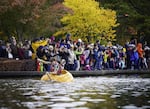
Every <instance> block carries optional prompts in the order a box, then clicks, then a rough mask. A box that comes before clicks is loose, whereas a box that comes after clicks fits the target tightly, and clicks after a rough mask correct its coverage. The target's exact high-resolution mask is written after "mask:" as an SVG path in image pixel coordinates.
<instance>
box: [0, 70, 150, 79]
mask: <svg viewBox="0 0 150 109" xmlns="http://www.w3.org/2000/svg"><path fill="white" fill-rule="evenodd" d="M69 72H70V73H71V74H72V75H73V77H88V76H108V75H109V76H117V75H144V74H147V75H150V70H149V69H148V70H97V71H69ZM45 73H46V71H43V72H39V71H0V78H6V77H10V78H11V77H12V78H15V77H42V75H44V74H45Z"/></svg>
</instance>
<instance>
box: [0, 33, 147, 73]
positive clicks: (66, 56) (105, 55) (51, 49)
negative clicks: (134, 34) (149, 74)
mask: <svg viewBox="0 0 150 109" xmlns="http://www.w3.org/2000/svg"><path fill="white" fill-rule="evenodd" d="M45 40H46V41H47V44H46V45H40V46H39V47H38V48H37V49H36V51H34V50H33V48H32V43H36V42H37V41H45ZM33 54H36V58H35V59H41V60H43V61H45V62H51V61H52V60H55V61H57V62H58V63H59V64H63V66H64V69H66V70H75V71H79V70H105V69H107V70H109V69H114V70H115V69H131V70H134V69H149V66H148V62H149V61H150V48H149V47H148V46H146V45H143V44H142V43H140V42H137V41H136V40H135V39H133V40H131V41H130V42H128V43H125V44H124V45H123V46H121V45H119V44H114V45H113V44H112V43H111V42H108V43H107V44H106V45H102V44H101V42H100V41H99V40H97V41H95V43H86V42H84V41H82V40H81V39H78V40H76V41H74V40H71V37H70V35H69V34H67V36H66V38H65V39H61V40H59V41H56V40H55V37H53V36H52V37H50V38H47V39H44V38H43V37H42V38H39V39H36V40H34V41H32V42H31V41H27V40H26V41H24V42H17V41H16V38H15V37H11V39H10V41H9V42H7V43H4V41H2V40H0V57H3V58H9V59H16V60H22V59H32V55H33ZM39 63H40V64H39V65H42V70H45V71H50V70H51V68H52V66H51V64H47V63H42V62H41V61H39Z"/></svg>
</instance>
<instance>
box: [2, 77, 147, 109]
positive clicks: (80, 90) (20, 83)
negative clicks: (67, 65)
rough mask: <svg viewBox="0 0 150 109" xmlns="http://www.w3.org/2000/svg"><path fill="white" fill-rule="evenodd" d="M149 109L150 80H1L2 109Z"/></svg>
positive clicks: (113, 78)
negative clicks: (63, 81)
mask: <svg viewBox="0 0 150 109" xmlns="http://www.w3.org/2000/svg"><path fill="white" fill-rule="evenodd" d="M19 108H20V109H48V108H49V109H148V108H150V78H141V77H128V78H126V77H82V78H75V80H74V82H72V83H55V82H50V81H48V82H44V81H40V80H39V78H33V79H15V80H14V79H0V109H19Z"/></svg>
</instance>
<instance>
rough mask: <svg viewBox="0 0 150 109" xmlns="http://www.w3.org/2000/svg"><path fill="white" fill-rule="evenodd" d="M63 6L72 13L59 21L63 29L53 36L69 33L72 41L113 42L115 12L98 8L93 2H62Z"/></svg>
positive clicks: (86, 0) (80, 0) (73, 0)
mask: <svg viewBox="0 0 150 109" xmlns="http://www.w3.org/2000/svg"><path fill="white" fill-rule="evenodd" d="M63 4H64V5H65V6H66V7H68V8H69V9H71V10H72V11H71V12H70V13H69V14H67V15H65V16H64V17H63V18H62V19H61V21H62V23H63V24H64V27H63V28H62V29H61V30H60V31H58V32H57V33H55V34H54V35H56V36H57V35H60V34H61V35H62V34H66V33H68V32H69V33H71V35H72V38H74V39H77V38H82V39H83V40H87V37H90V40H93V41H94V40H96V39H101V40H115V36H116V35H115V32H116V31H115V29H114V28H115V27H116V26H117V25H118V24H117V23H116V12H115V11H113V10H110V9H103V8H102V7H101V8H99V3H98V2H95V1H94V0H64V3H63Z"/></svg>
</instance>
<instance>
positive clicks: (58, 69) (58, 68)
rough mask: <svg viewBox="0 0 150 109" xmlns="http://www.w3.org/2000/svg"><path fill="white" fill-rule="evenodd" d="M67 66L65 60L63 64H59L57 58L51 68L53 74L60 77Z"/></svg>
mask: <svg viewBox="0 0 150 109" xmlns="http://www.w3.org/2000/svg"><path fill="white" fill-rule="evenodd" d="M65 64H66V61H65V60H64V59H62V60H61V62H58V61H57V60H56V59H55V58H54V59H52V61H51V67H50V71H51V73H52V74H57V75H60V74H61V73H62V70H64V66H65Z"/></svg>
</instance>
